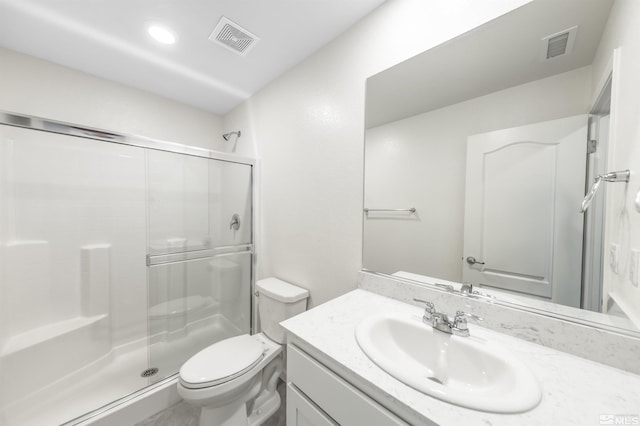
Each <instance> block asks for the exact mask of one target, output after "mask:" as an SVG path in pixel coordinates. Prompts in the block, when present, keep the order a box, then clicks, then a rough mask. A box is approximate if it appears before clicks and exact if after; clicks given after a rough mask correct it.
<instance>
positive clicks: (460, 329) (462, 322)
mask: <svg viewBox="0 0 640 426" xmlns="http://www.w3.org/2000/svg"><path fill="white" fill-rule="evenodd" d="M467 318H470V319H472V320H475V321H482V318H481V317H479V316H477V315H474V314H468V313H466V312H464V311H457V312H456V316H455V318H454V319H453V326H452V327H451V331H452V332H453V334H455V335H457V336H464V337H467V336H469V326H468V325H467Z"/></svg>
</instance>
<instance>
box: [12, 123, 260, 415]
mask: <svg viewBox="0 0 640 426" xmlns="http://www.w3.org/2000/svg"><path fill="white" fill-rule="evenodd" d="M253 166H254V163H253V162H252V160H250V159H242V158H238V157H236V156H230V155H226V154H222V153H219V154H216V153H213V152H212V151H208V150H203V149H199V148H194V147H189V146H186V145H180V144H174V143H169V142H162V141H156V140H151V139H146V138H142V137H132V136H126V135H120V134H115V133H110V132H106V131H104V130H97V129H88V128H85V127H82V126H77V125H71V124H67V123H60V122H55V121H51V120H44V119H39V118H35V117H26V116H22V115H18V114H11V113H2V112H0V426H18V425H19V426H30V425H60V424H74V423H76V422H79V421H81V420H85V419H86V418H88V417H90V416H91V413H92V412H93V413H95V412H96V411H95V410H97V409H100V408H101V407H105V406H109V405H114V404H117V401H119V400H120V401H121V400H123V398H126V397H127V396H130V395H132V394H135V393H136V392H140V391H141V390H143V389H145V388H147V387H148V386H151V385H153V384H154V383H157V382H162V381H165V380H169V379H168V378H170V377H171V376H174V375H175V374H176V373H177V372H178V370H179V368H180V366H181V365H182V363H184V362H185V361H186V360H187V359H188V358H189V357H190V356H192V355H193V354H195V353H196V352H198V351H199V350H201V349H202V348H204V347H206V346H208V345H210V344H211V343H214V342H216V341H218V340H221V339H225V338H227V337H231V336H234V335H239V334H244V333H250V332H251V327H252V311H253V307H252V305H251V304H252V301H251V291H252V285H253V272H252V271H253V237H252V222H253V220H252V181H253V179H252V176H253Z"/></svg>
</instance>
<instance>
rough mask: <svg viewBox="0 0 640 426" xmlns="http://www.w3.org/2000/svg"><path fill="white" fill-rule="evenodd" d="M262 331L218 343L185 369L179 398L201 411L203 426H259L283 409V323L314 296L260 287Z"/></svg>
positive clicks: (286, 287)
mask: <svg viewBox="0 0 640 426" xmlns="http://www.w3.org/2000/svg"><path fill="white" fill-rule="evenodd" d="M256 289H257V293H258V312H259V316H260V321H261V323H262V328H263V330H264V331H263V332H262V333H259V334H256V335H248V334H244V335H240V336H235V337H231V338H229V339H225V340H222V341H220V342H217V343H214V344H212V345H211V346H209V347H207V348H205V349H203V350H202V351H200V352H198V353H197V354H195V355H194V356H193V357H191V358H190V359H189V360H188V361H187V362H185V363H184V365H183V366H182V368H181V369H180V374H179V380H178V394H179V395H180V396H181V397H182V398H183V399H184V400H185V401H186V402H187V403H189V404H191V405H194V406H198V407H201V411H200V423H199V424H200V426H214V425H215V426H241V425H242V426H259V425H261V424H262V423H263V422H264V421H265V420H266V419H268V418H269V417H270V416H271V415H272V414H273V413H274V412H275V411H276V410H277V409H278V407H279V406H280V403H281V401H280V395H279V394H278V392H277V390H276V387H277V384H278V379H279V377H280V375H281V373H282V370H283V361H282V357H281V356H280V354H281V353H282V345H283V344H284V343H285V333H284V330H283V329H282V328H281V327H280V325H279V323H280V322H281V321H284V320H285V319H287V318H289V317H291V316H294V315H297V314H299V313H302V312H304V310H305V309H306V300H307V297H308V295H309V292H308V291H307V290H305V289H302V288H300V287H297V286H294V285H292V284H289V283H286V282H284V281H281V280H279V279H277V278H267V279H265V280H260V281H258V282H257V283H256Z"/></svg>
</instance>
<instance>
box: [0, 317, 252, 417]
mask: <svg viewBox="0 0 640 426" xmlns="http://www.w3.org/2000/svg"><path fill="white" fill-rule="evenodd" d="M240 333H241V332H240V330H239V329H238V328H237V327H236V326H235V325H233V323H231V322H230V321H228V320H227V319H226V318H224V317H223V316H221V315H216V316H214V317H212V318H209V319H208V320H207V321H202V322H200V323H199V324H197V325H196V326H192V327H190V329H189V331H188V333H187V334H186V335H185V336H184V337H183V338H181V339H176V340H173V341H171V342H162V341H161V342H155V343H153V344H152V345H151V346H149V345H148V339H147V338H146V337H145V338H143V339H140V340H137V341H135V342H132V343H128V344H126V345H122V346H120V347H118V348H116V349H114V350H113V351H112V352H111V354H110V355H108V356H106V357H104V358H102V359H100V360H98V361H96V362H94V363H92V364H90V365H88V366H86V367H83V368H82V369H80V370H78V371H76V372H74V373H73V374H72V375H69V376H67V377H64V378H62V379H60V380H59V381H57V382H55V383H53V384H51V385H50V386H47V387H46V388H42V389H40V390H38V391H36V392H34V393H32V394H30V395H29V396H28V397H26V398H24V399H22V400H20V401H18V402H15V403H12V404H10V405H8V406H6V407H4V408H3V409H2V411H0V425H2V426H43V425H51V426H54V425H62V424H65V423H68V424H73V419H76V418H78V417H80V416H84V415H85V414H86V413H88V412H90V411H93V410H95V409H98V408H100V407H103V406H105V405H107V404H110V403H112V402H114V401H116V400H118V399H120V398H122V397H124V396H127V395H129V394H131V393H133V392H136V391H138V390H140V389H142V388H144V387H146V386H147V385H149V384H151V383H155V382H157V381H159V380H162V379H163V378H165V377H168V376H170V375H172V374H175V373H176V372H177V371H178V370H179V369H180V366H181V365H182V364H183V363H184V361H186V360H187V359H188V358H189V357H191V356H192V355H193V354H195V353H196V352H198V351H199V350H201V349H202V348H204V347H206V346H208V345H210V344H212V343H213V342H216V341H219V340H222V339H225V338H228V337H231V336H235V335H238V334H240ZM69 355H70V356H72V352H71V351H70V354H69ZM149 368H158V370H159V371H158V374H156V375H153V376H151V377H142V376H141V373H143V372H144V371H145V370H147V369H149Z"/></svg>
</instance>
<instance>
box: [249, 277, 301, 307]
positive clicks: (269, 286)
mask: <svg viewBox="0 0 640 426" xmlns="http://www.w3.org/2000/svg"><path fill="white" fill-rule="evenodd" d="M256 287H257V288H258V293H259V294H264V295H265V296H269V297H271V298H272V299H275V300H278V301H280V302H285V303H293V302H297V301H299V300H302V299H306V298H307V297H309V291H308V290H305V289H304V288H301V287H298V286H296V285H293V284H289V283H287V282H284V281H282V280H280V279H278V278H265V279H263V280H258V282H256Z"/></svg>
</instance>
